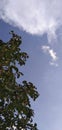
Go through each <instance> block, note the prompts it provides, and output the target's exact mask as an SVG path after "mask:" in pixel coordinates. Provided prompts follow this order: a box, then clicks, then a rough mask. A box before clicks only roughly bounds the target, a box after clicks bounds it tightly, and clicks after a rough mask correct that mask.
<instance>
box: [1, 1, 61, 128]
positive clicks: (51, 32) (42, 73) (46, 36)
mask: <svg viewBox="0 0 62 130" xmlns="http://www.w3.org/2000/svg"><path fill="white" fill-rule="evenodd" d="M61 12H62V1H61V0H52V1H51V0H34V1H33V0H25V1H24V0H2V1H0V39H3V40H5V41H7V40H8V39H9V38H10V35H9V32H10V31H11V30H14V31H15V32H16V33H17V34H19V35H21V37H22V41H23V44H22V50H23V51H25V52H27V53H28V55H29V59H28V60H27V62H26V65H25V66H24V67H23V68H22V71H23V73H24V76H23V77H22V78H21V80H23V79H25V80H27V81H31V82H33V83H34V85H35V86H36V87H37V90H38V92H39V93H40V96H39V98H38V99H37V101H36V102H35V103H32V107H33V109H34V112H35V116H34V121H36V122H37V125H38V129H39V130H62V14H61Z"/></svg>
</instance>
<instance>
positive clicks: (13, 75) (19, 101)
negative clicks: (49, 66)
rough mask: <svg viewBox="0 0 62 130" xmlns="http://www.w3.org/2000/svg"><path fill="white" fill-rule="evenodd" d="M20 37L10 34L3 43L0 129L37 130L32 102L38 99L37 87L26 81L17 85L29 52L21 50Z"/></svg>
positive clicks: (0, 56) (0, 42) (0, 79)
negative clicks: (20, 68)
mask: <svg viewBox="0 0 62 130" xmlns="http://www.w3.org/2000/svg"><path fill="white" fill-rule="evenodd" d="M21 43H22V40H21V37H20V36H18V35H16V34H15V33H14V32H13V31H11V38H10V40H9V41H8V42H6V43H5V42H3V41H2V40H0V130H14V129H15V128H16V130H37V125H36V123H33V116H34V111H33V110H32V107H31V102H30V100H31V98H32V99H33V101H35V100H36V98H37V97H38V96H39V94H38V92H37V89H36V87H35V86H34V85H33V84H32V83H31V82H27V81H25V80H24V81H23V82H22V83H20V84H19V83H18V82H17V78H20V76H21V75H23V73H22V72H20V71H19V68H18V64H19V65H20V67H21V66H22V65H25V62H26V60H27V58H28V55H27V53H25V52H22V51H21V47H20V45H21Z"/></svg>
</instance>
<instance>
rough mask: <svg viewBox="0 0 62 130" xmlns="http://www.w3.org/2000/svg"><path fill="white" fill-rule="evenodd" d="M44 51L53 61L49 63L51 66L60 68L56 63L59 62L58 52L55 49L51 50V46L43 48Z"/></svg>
mask: <svg viewBox="0 0 62 130" xmlns="http://www.w3.org/2000/svg"><path fill="white" fill-rule="evenodd" d="M42 50H43V52H44V53H48V54H49V55H50V57H51V61H50V62H49V63H50V65H55V66H58V64H57V63H56V61H57V60H58V57H57V54H56V52H55V51H54V50H53V49H51V48H50V46H46V45H43V46H42Z"/></svg>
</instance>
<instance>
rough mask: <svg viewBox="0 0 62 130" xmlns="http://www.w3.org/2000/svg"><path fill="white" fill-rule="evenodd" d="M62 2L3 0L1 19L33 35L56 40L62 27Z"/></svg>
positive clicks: (59, 0) (48, 0) (0, 12)
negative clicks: (45, 36) (58, 30)
mask: <svg viewBox="0 0 62 130" xmlns="http://www.w3.org/2000/svg"><path fill="white" fill-rule="evenodd" d="M61 12H62V0H57V1H56V0H52V1H51V0H26V1H24V0H2V1H0V19H3V20H4V21H5V22H7V23H9V24H12V25H13V26H17V27H19V28H20V29H23V30H25V31H26V32H28V33H31V34H37V35H42V34H44V33H47V34H48V37H49V39H51V38H55V37H56V34H55V31H56V29H57V28H58V27H59V26H60V25H62V15H61Z"/></svg>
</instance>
